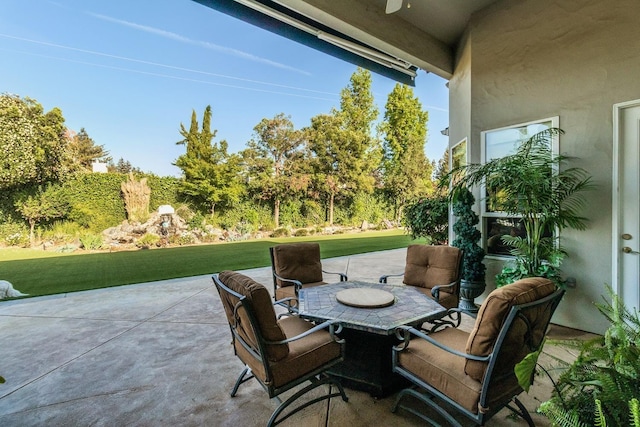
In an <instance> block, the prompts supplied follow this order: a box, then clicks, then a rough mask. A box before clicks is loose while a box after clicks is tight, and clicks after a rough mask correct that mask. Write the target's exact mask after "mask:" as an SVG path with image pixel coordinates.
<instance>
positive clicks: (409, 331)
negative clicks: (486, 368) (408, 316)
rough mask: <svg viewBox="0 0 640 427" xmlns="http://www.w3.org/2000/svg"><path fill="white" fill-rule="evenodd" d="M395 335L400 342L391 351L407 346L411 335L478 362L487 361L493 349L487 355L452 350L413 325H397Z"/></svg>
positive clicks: (401, 349) (397, 350) (398, 350)
mask: <svg viewBox="0 0 640 427" xmlns="http://www.w3.org/2000/svg"><path fill="white" fill-rule="evenodd" d="M395 335H396V338H398V339H399V340H401V341H402V342H401V343H400V344H398V345H396V346H394V347H393V351H394V352H400V351H403V350H405V349H406V348H407V347H408V346H409V343H410V341H411V337H415V338H418V339H423V340H425V341H428V342H430V343H431V344H433V345H435V346H436V347H438V348H440V349H442V350H444V351H446V352H447V353H451V354H453V355H456V356H459V357H464V358H465V359H468V360H477V361H478V362H487V361H489V359H491V356H492V355H493V351H492V352H491V353H490V354H488V355H487V356H475V355H473V354H468V353H462V352H460V351H458V350H454V349H452V348H451V347H448V346H446V345H444V344H442V343H440V342H439V341H437V340H435V339H433V338H431V337H430V336H429V335H427V334H426V333H424V331H420V330H418V329H416V328H413V327H410V326H399V327H397V328H396V330H395Z"/></svg>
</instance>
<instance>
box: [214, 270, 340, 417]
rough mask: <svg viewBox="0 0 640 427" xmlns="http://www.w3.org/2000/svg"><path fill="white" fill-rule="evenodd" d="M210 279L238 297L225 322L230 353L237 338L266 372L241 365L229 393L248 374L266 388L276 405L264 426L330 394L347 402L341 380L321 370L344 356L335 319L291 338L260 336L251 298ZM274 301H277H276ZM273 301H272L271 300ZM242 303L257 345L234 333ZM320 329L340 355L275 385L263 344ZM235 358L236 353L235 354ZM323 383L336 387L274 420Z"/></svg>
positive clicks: (223, 290) (289, 340)
mask: <svg viewBox="0 0 640 427" xmlns="http://www.w3.org/2000/svg"><path fill="white" fill-rule="evenodd" d="M213 281H214V283H215V285H216V288H217V289H218V293H220V296H221V297H222V292H226V293H229V294H231V295H233V296H234V297H236V298H237V299H238V302H237V303H236V305H235V307H234V313H233V317H234V320H235V321H234V324H229V329H230V330H231V337H232V344H233V348H234V353H235V354H236V356H238V355H237V352H236V350H235V342H236V341H237V342H238V343H240V345H242V347H244V348H245V349H246V350H247V351H248V352H249V353H250V354H251V355H252V356H253V357H255V358H256V359H257V360H259V361H260V362H261V364H262V366H263V367H264V371H265V375H266V381H265V382H262V381H261V380H260V379H259V378H258V377H255V376H254V375H253V373H252V372H251V369H250V368H249V366H248V365H245V367H244V369H243V370H242V372H241V373H240V375H239V376H238V379H237V380H236V382H235V384H234V386H233V389H232V391H231V397H235V395H236V393H237V392H238V388H239V387H240V385H241V384H243V383H245V382H246V381H249V380H250V379H252V378H255V379H256V380H257V381H258V383H259V384H260V385H261V386H262V387H263V388H264V389H265V390H266V391H267V393H268V395H269V397H270V398H274V397H275V398H276V399H277V400H278V401H279V402H280V405H279V406H278V407H277V408H276V409H275V411H274V412H273V414H272V415H271V417H270V419H269V421H268V423H267V426H268V427H270V426H275V425H277V424H279V423H281V422H282V421H284V420H286V419H287V418H289V417H290V416H292V415H293V414H295V413H296V412H299V411H300V410H302V409H304V408H306V407H307V406H310V405H312V404H314V403H317V402H320V401H322V400H327V399H330V398H332V397H337V396H340V397H341V398H342V400H343V401H345V402H347V401H348V400H349V399H348V397H347V395H346V394H345V392H344V389H343V387H342V384H340V382H339V381H338V380H337V379H336V378H335V377H333V376H331V375H329V374H327V373H326V372H325V371H326V370H327V369H329V368H330V367H332V366H333V365H335V364H338V363H340V362H342V361H343V360H344V352H345V344H344V340H341V339H339V338H338V337H337V336H336V334H338V333H340V331H341V330H342V326H341V325H340V324H339V323H337V322H335V321H326V322H324V323H321V324H318V325H316V326H314V327H313V328H312V329H309V330H308V331H306V332H304V333H302V334H299V335H296V336H295V337H291V338H287V339H285V340H281V341H267V340H265V339H264V337H263V336H262V333H261V332H260V328H259V327H257V325H258V322H257V320H256V319H257V318H256V314H255V310H254V308H253V305H252V304H251V302H250V301H249V300H248V299H246V297H245V296H243V295H241V294H239V293H237V292H235V291H233V290H232V289H229V288H228V287H227V286H226V285H225V284H224V283H222V282H221V281H220V279H219V278H218V275H217V274H216V275H214V276H213ZM276 303H277V302H276ZM274 304H275V303H274ZM240 307H242V308H243V309H244V310H245V312H246V313H247V317H248V318H249V320H250V324H251V329H252V331H253V333H254V335H255V337H256V339H257V349H256V348H254V347H253V346H252V345H250V344H249V343H248V342H247V341H246V340H244V339H243V338H242V336H241V335H240V334H239V333H238V331H237V327H238V319H239V317H238V309H239V308H240ZM322 329H329V333H330V334H331V337H332V338H333V340H334V341H335V342H337V343H339V344H340V346H341V353H340V357H338V358H336V359H333V360H331V361H330V362H329V363H325V364H324V365H322V366H320V367H318V368H316V369H314V370H313V371H311V372H308V373H307V374H305V375H303V376H301V377H299V378H296V379H295V380H293V381H290V382H289V383H287V384H284V385H282V386H280V387H275V386H274V385H273V384H274V381H273V373H272V370H271V365H270V363H269V360H268V358H267V357H266V356H265V355H266V354H267V353H266V346H268V345H276V344H288V343H290V342H293V341H296V340H299V339H302V338H304V337H306V336H308V335H311V334H313V333H314V332H317V331H319V330H322ZM238 358H239V357H238ZM305 381H310V382H311V384H309V385H307V386H306V387H304V388H302V389H301V390H299V391H297V392H296V393H295V394H293V395H292V396H291V397H289V398H288V399H287V400H285V401H282V400H281V399H280V398H279V397H278V395H280V394H281V393H283V392H285V391H287V390H290V389H292V388H293V387H296V386H298V385H299V384H302V383H304V382H305ZM324 384H328V385H330V386H331V385H333V386H335V387H336V388H337V390H338V391H337V392H331V388H330V389H329V392H328V393H327V394H326V395H323V396H320V397H317V398H315V399H312V400H310V401H308V402H305V403H304V404H302V405H300V406H297V407H296V408H295V409H293V410H291V411H290V412H288V413H287V414H285V415H284V416H283V417H281V418H280V419H279V420H277V421H276V419H277V418H278V416H279V415H280V414H281V413H282V412H283V411H284V410H285V409H286V408H287V407H288V406H289V405H291V404H292V403H293V402H294V401H296V400H297V399H298V398H299V397H301V396H302V395H304V394H306V393H307V392H309V391H311V390H313V389H315V388H317V387H320V386H322V385H324Z"/></svg>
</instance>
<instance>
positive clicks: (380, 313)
mask: <svg viewBox="0 0 640 427" xmlns="http://www.w3.org/2000/svg"><path fill="white" fill-rule="evenodd" d="M356 288H360V289H363V290H364V291H366V289H378V290H384V291H387V292H390V293H391V294H393V295H394V297H395V302H394V303H393V304H392V305H390V306H388V307H382V308H358V307H350V306H348V305H345V304H341V303H340V302H338V300H337V299H336V293H338V292H339V291H341V290H344V289H356ZM298 304H299V314H300V316H301V317H304V318H307V319H310V320H314V321H325V320H339V321H340V322H341V323H342V324H343V326H344V327H346V328H351V329H357V330H361V331H367V332H372V333H375V334H380V335H392V334H393V332H394V330H395V328H396V327H398V326H401V325H408V324H419V323H422V322H425V321H427V320H429V319H431V318H434V317H437V316H438V315H439V314H442V313H444V312H445V311H446V310H445V308H444V307H442V306H441V305H440V304H438V303H437V302H435V301H434V300H432V299H431V298H429V297H427V296H426V295H424V294H423V293H422V292H420V291H419V290H418V289H416V288H415V287H413V286H407V285H390V284H383V283H369V282H360V281H348V282H339V283H333V284H328V285H322V286H314V287H312V288H307V289H301V290H300V294H299V295H298Z"/></svg>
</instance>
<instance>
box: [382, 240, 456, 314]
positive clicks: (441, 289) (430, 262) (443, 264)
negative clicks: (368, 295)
mask: <svg viewBox="0 0 640 427" xmlns="http://www.w3.org/2000/svg"><path fill="white" fill-rule="evenodd" d="M461 267H462V251H461V250H460V249H458V248H455V247H453V246H432V245H419V244H416V245H409V247H408V248H407V260H406V263H405V267H404V273H400V274H386V275H384V276H381V277H380V280H379V281H380V283H387V282H388V279H389V277H400V276H401V277H402V278H403V279H402V283H404V284H406V285H410V286H416V287H417V288H418V289H419V290H420V291H421V292H423V293H424V294H425V295H427V296H428V297H430V298H433V299H434V300H436V301H437V302H438V303H439V304H440V305H442V306H443V307H445V308H454V307H457V306H458V301H459V300H460V269H461Z"/></svg>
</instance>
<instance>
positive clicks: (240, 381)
mask: <svg viewBox="0 0 640 427" xmlns="http://www.w3.org/2000/svg"><path fill="white" fill-rule="evenodd" d="M247 375H248V376H247ZM245 376H247V377H246V378H245ZM251 378H253V373H251V368H249V367H248V366H245V367H244V369H243V370H242V372H240V376H239V377H238V379H237V380H236V384H235V385H234V386H233V390H232V391H231V397H235V395H236V393H237V392H238V387H240V384H243V383H245V382H247V381H249V380H250V379H251Z"/></svg>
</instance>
